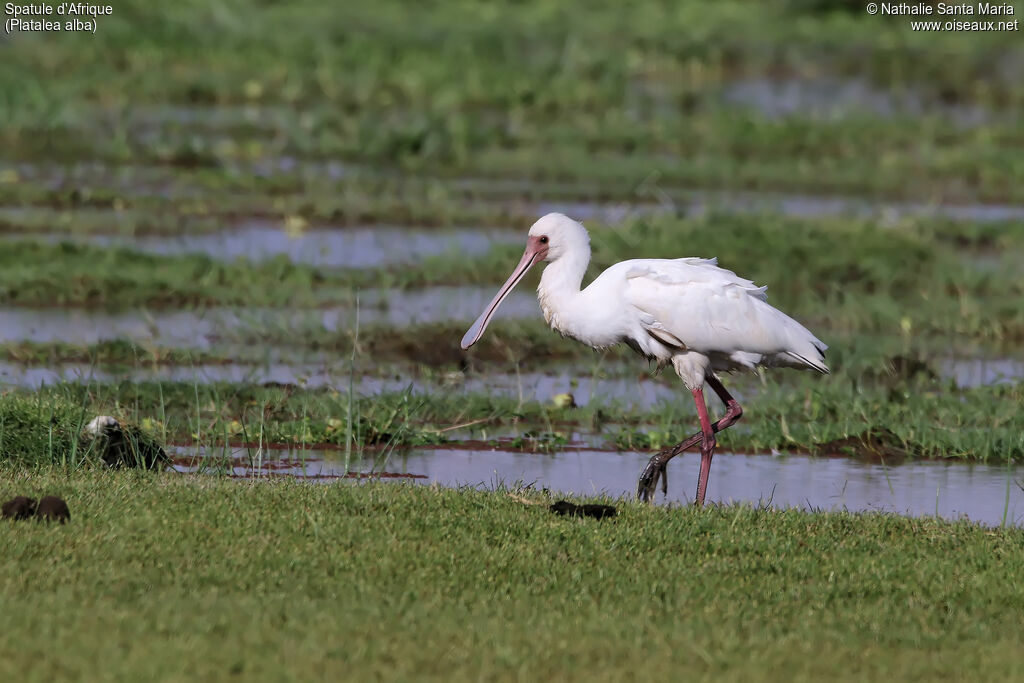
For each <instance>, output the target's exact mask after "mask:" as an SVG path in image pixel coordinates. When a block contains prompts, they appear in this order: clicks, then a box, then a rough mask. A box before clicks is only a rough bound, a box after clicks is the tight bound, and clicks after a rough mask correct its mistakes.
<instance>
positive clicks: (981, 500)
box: [177, 448, 1024, 526]
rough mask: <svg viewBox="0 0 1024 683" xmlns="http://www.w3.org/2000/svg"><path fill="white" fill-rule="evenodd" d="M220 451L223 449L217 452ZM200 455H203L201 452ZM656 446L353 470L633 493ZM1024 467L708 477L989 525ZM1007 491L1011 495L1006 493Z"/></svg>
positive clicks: (748, 496) (681, 471) (800, 468)
mask: <svg viewBox="0 0 1024 683" xmlns="http://www.w3.org/2000/svg"><path fill="white" fill-rule="evenodd" d="M195 454H196V450H195V449H188V448H179V449H177V456H178V457H179V458H181V457H182V456H185V460H178V462H179V465H178V466H177V469H179V470H181V471H195V470H196V469H197V468H198V465H199V464H201V462H202V461H201V460H194V461H192V462H189V458H192V457H195ZM214 454H215V455H219V451H216V452H215V453H214ZM200 455H201V454H200ZM233 457H234V461H233V462H232V467H233V472H234V474H235V475H237V476H260V475H266V474H276V475H291V476H296V477H309V478H313V479H316V478H328V479H329V478H337V477H338V476H341V475H344V474H345V466H344V454H343V453H341V452H339V451H307V452H305V453H288V452H281V451H272V450H271V451H266V452H264V453H263V456H262V457H263V459H264V460H266V461H269V462H270V463H273V464H272V465H271V466H268V467H264V468H262V469H261V468H255V469H254V468H252V467H250V463H249V460H248V455H247V454H246V453H245V452H244V451H241V450H236V451H235V452H234V453H233ZM649 457H650V454H644V453H611V452H605V451H589V450H580V451H566V452H560V453H557V454H554V455H542V454H535V453H519V452H508V451H498V450H493V451H492V450H461V449H441V448H438V449H417V450H413V451H411V452H409V453H408V454H404V455H400V454H392V455H391V456H390V457H389V458H387V460H386V461H384V462H379V461H378V462H376V463H374V462H360V463H358V464H356V465H355V466H353V468H352V469H354V470H357V471H360V472H367V471H371V470H374V471H385V472H388V473H392V474H405V475H417V478H416V479H415V481H420V482H424V483H434V482H436V483H438V484H441V485H443V486H464V485H465V486H477V487H484V488H493V487H495V486H496V485H499V484H504V485H508V486H512V485H514V484H517V483H522V484H526V485H532V486H533V487H534V488H537V489H541V488H547V489H550V490H552V491H555V492H563V493H571V494H577V495H587V496H590V495H598V494H606V495H610V496H612V497H623V496H625V497H632V496H634V495H635V487H636V480H637V477H638V476H639V474H640V472H641V470H642V469H643V467H644V465H645V464H646V463H647V460H648V459H649ZM699 461H700V457H699V455H697V454H694V453H685V454H683V455H681V456H679V457H677V458H676V459H675V460H673V462H672V464H671V465H670V466H669V473H670V477H669V495H668V498H667V499H666V498H664V497H663V496H662V495H661V494H660V493H659V494H658V498H657V500H658V501H659V502H665V501H667V502H670V503H676V504H688V503H690V501H691V496H692V495H693V490H694V488H695V486H696V479H697V469H698V465H699ZM1021 483H1024V467H1022V466H1019V465H1015V466H1012V467H1011V468H1010V469H1007V468H1006V467H1005V466H993V465H984V464H966V463H959V462H944V461H910V462H905V463H902V464H899V465H888V466H887V465H883V464H877V463H866V462H860V461H857V460H853V459H849V458H814V457H810V456H803V455H785V456H770V455H743V454H733V453H721V454H717V455H716V456H715V460H714V465H713V467H712V471H711V478H710V481H709V486H708V497H707V500H708V501H709V502H716V503H736V502H743V503H751V504H755V505H770V506H771V507H775V508H789V507H796V508H802V509H811V510H849V511H855V512H893V513H897V514H905V515H911V516H927V515H935V514H937V515H939V516H940V517H944V518H946V519H951V520H955V519H960V518H962V517H966V518H967V519H970V520H972V521H975V522H980V523H983V524H987V525H993V526H994V525H999V524H1001V523H1002V522H1003V519H1004V514H1005V519H1006V522H1007V523H1008V524H1015V525H1020V524H1022V523H1024V493H1022V490H1021V488H1020V486H1021ZM1007 496H1008V501H1007Z"/></svg>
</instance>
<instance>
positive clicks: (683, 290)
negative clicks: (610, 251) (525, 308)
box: [462, 213, 828, 505]
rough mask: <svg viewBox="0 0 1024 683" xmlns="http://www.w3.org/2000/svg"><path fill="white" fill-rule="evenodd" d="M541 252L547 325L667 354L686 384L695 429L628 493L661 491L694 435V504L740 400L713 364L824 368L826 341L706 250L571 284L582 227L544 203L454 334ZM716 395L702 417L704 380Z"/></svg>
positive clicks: (582, 246)
mask: <svg viewBox="0 0 1024 683" xmlns="http://www.w3.org/2000/svg"><path fill="white" fill-rule="evenodd" d="M538 261H547V262H548V265H547V267H546V268H545V269H544V273H543V274H542V275H541V278H540V286H539V287H538V288H537V298H538V300H539V301H540V307H541V311H542V312H543V313H544V319H545V320H546V321H547V322H548V324H549V325H551V327H552V329H554V330H555V331H556V332H559V333H561V334H562V336H565V337H571V338H573V339H575V340H577V341H579V342H582V343H584V344H586V345H587V346H590V347H593V348H595V349H602V348H605V347H609V346H613V345H615V344H619V343H625V344H627V345H629V347H630V348H632V349H633V350H634V351H636V352H637V353H639V354H640V355H641V356H644V357H645V358H647V359H648V360H654V361H657V363H658V367H659V368H661V367H664V366H666V365H668V364H670V363H671V364H672V367H673V368H674V369H675V371H676V374H678V375H679V377H680V379H682V380H683V384H685V385H686V388H687V389H689V390H690V391H691V392H692V393H693V399H694V402H695V403H696V404H697V415H698V417H699V419H700V429H701V430H700V431H699V432H697V433H696V434H694V435H693V436H692V437H690V438H689V439H686V440H685V441H683V442H681V443H679V444H676V445H675V446H673V447H672V448H667V449H665V450H664V451H662V452H660V453H658V454H657V455H655V456H654V457H652V458H651V460H650V462H649V463H648V464H647V467H645V468H644V471H643V472H642V473H641V475H640V482H639V484H638V486H637V495H638V496H639V497H640V498H641V499H643V500H651V499H652V498H653V497H654V492H655V490H656V489H657V485H658V481H659V479H660V481H661V485H662V490H663V491H665V492H667V489H668V478H667V474H666V465H667V464H668V461H669V460H671V459H672V458H674V457H675V456H676V455H678V454H679V453H681V452H682V451H684V450H685V449H687V448H689V447H691V446H694V445H696V444H698V443H699V444H700V456H701V457H700V477H699V478H698V480H697V497H696V504H697V505H703V503H704V494H705V492H706V491H707V485H708V475H709V474H710V472H711V457H712V455H713V454H714V450H715V432H719V431H721V430H723V429H725V428H727V427H730V426H732V425H733V424H735V422H736V421H737V420H739V419H740V416H741V415H743V409H742V408H741V407H740V404H739V403H738V402H737V401H736V400H735V399H734V398H733V397H732V396H730V395H729V392H727V391H726V390H725V387H724V386H723V385H722V382H721V381H720V380H719V379H718V376H717V375H715V372H716V371H718V372H732V371H735V370H743V369H748V370H753V369H755V368H757V367H759V366H762V367H792V368H802V369H811V370H817V371H818V372H821V373H828V367H827V366H826V365H825V349H826V348H828V347H826V346H825V344H823V343H822V342H821V341H820V340H819V339H817V338H816V337H815V336H814V335H813V334H811V333H810V332H809V331H808V330H807V328H805V327H804V326H803V325H801V324H800V323H798V322H797V321H795V320H793V319H792V318H790V317H789V316H788V315H786V314H785V313H783V312H782V311H780V310H778V309H776V308H773V307H772V306H770V305H769V304H768V299H767V297H766V296H765V288H764V287H757V286H756V285H754V283H753V282H751V281H750V280H745V279H743V278H741V277H738V276H737V275H736V274H735V273H733V272H731V271H728V270H725V269H724V268H719V267H718V265H717V263H716V261H715V259H702V258H679V259H633V260H629V261H623V262H621V263H616V264H615V265H614V266H612V267H611V268H609V269H608V270H606V271H604V272H603V273H601V274H600V275H599V276H598V277H597V278H595V279H594V281H593V282H591V283H590V284H589V285H588V286H587V287H586V288H583V289H581V285H582V284H583V275H584V273H585V272H586V270H587V265H588V264H589V263H590V236H589V235H588V234H587V231H586V228H584V227H583V226H582V225H580V224H579V223H577V222H576V221H574V220H572V219H571V218H568V217H567V216H564V215H562V214H560V213H551V214H548V215H546V216H544V217H543V218H541V219H540V220H538V221H537V222H536V223H534V224H533V227H531V228H530V234H529V237H528V238H527V241H526V251H525V252H524V253H523V258H522V259H521V260H520V261H519V265H517V266H516V268H515V270H514V271H513V272H512V275H511V276H510V277H509V279H508V280H507V281H506V282H505V284H504V285H502V287H501V289H500V290H498V293H497V294H496V295H495V297H494V299H493V300H492V301H491V303H490V304H488V306H487V308H486V309H484V312H483V313H481V314H480V317H479V318H477V319H476V322H474V323H473V326H472V327H470V328H469V331H468V332H466V335H465V336H464V337H463V338H462V348H464V349H468V348H469V347H470V346H472V345H473V344H475V343H476V342H478V341H479V340H480V338H481V337H482V336H483V334H484V330H486V329H487V324H488V323H489V322H490V321H491V317H492V316H493V315H494V312H495V310H496V309H497V308H498V306H499V305H500V304H501V302H502V301H503V300H504V299H505V297H507V296H508V294H509V292H511V291H512V289H513V288H514V287H515V286H516V285H517V284H518V283H519V281H520V280H522V279H523V277H524V276H525V275H526V273H527V271H528V270H529V269H530V267H531V266H533V264H535V263H537V262H538ZM705 383H707V385H708V386H709V387H711V389H712V390H713V391H714V392H715V394H717V395H718V397H719V398H720V399H721V400H722V403H724V404H725V415H724V416H723V417H722V418H721V419H720V420H718V421H717V422H714V423H712V422H711V420H710V418H709V417H708V409H707V404H706V403H705V402H704V384H705Z"/></svg>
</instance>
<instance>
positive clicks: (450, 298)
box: [0, 287, 540, 349]
mask: <svg viewBox="0 0 1024 683" xmlns="http://www.w3.org/2000/svg"><path fill="white" fill-rule="evenodd" d="M493 296H494V288H493V287H428V288H425V289H417V290H409V291H390V290H368V291H365V292H361V293H360V294H359V306H358V315H359V323H360V325H363V326H365V325H371V324H381V325H391V326H395V327H401V326H404V325H415V324H420V323H430V322H440V321H447V320H455V321H461V322H471V321H472V320H473V319H475V318H476V316H478V315H479V314H480V311H482V310H483V308H484V307H485V306H486V305H487V303H488V302H489V301H490V300H491V298H492V297H493ZM355 304H356V302H355V297H354V296H352V297H351V303H350V304H349V305H347V306H339V307H333V308H326V309H311V310H283V309H258V308H251V309H234V308H210V309H206V310H195V311H180V310H171V311H163V310H158V311H127V312H116V313H109V312H105V311H88V310H81V309H50V308H42V309H36V308H9V309H0V343H8V342H18V341H38V342H53V341H65V342H68V343H75V344H94V343H96V342H97V341H100V340H105V339H130V340H133V341H137V342H140V343H141V342H151V343H156V344H159V345H160V346H163V347H167V348H192V349H209V348H211V347H212V346H214V345H216V344H217V343H218V342H221V343H230V342H231V340H232V339H244V340H252V339H259V337H260V335H261V333H263V334H266V333H267V331H268V330H273V331H280V330H291V331H294V332H295V333H296V334H302V333H307V334H312V333H315V332H318V331H320V332H323V331H326V332H331V333H339V334H342V333H347V332H348V331H349V330H351V329H353V328H354V326H355V320H356V311H357V307H356V305H355ZM539 315H540V309H539V308H538V305H537V299H536V297H535V296H534V295H533V294H532V293H530V292H528V291H525V292H524V291H516V292H513V293H512V294H511V295H510V296H509V297H508V299H506V300H505V303H503V304H502V307H501V310H500V311H499V312H498V318H504V319H523V318H532V317H538V316H539ZM456 341H457V340H456Z"/></svg>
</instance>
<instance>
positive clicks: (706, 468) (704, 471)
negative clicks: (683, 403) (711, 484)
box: [693, 389, 715, 507]
mask: <svg viewBox="0 0 1024 683" xmlns="http://www.w3.org/2000/svg"><path fill="white" fill-rule="evenodd" d="M693 402H694V403H696V404H697V417H698V418H699V419H700V432H701V442H700V477H699V478H698V479H697V499H696V501H695V502H694V505H696V506H697V507H700V506H702V505H704V494H705V493H706V492H707V490H708V475H710V474H711V457H712V456H713V455H714V454H715V430H714V429H712V428H711V418H710V417H708V406H707V403H705V402H704V390H703V389H694V390H693Z"/></svg>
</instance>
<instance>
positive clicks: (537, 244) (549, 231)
mask: <svg viewBox="0 0 1024 683" xmlns="http://www.w3.org/2000/svg"><path fill="white" fill-rule="evenodd" d="M531 250H532V251H533V253H535V254H537V256H536V261H555V260H557V259H558V258H559V257H561V256H563V255H565V254H567V253H570V252H574V253H575V252H583V251H585V252H586V253H587V254H589V253H590V235H588V234H587V229H586V228H584V227H583V226H582V225H581V224H580V223H579V222H577V221H574V220H573V219H571V218H569V217H568V216H566V215H565V214H561V213H549V214H548V215H546V216H543V217H542V218H541V219H540V220H538V221H537V222H536V223H534V224H533V225H532V226H531V227H530V236H529V237H528V238H527V240H526V254H529V253H531ZM526 254H524V255H523V258H525V257H526ZM536 261H535V262H536Z"/></svg>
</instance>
